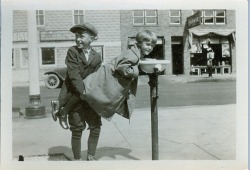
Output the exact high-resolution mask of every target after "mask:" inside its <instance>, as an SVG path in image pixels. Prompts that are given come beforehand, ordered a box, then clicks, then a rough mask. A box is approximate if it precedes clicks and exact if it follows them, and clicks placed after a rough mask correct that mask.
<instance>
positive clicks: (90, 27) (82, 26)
mask: <svg viewBox="0 0 250 170" xmlns="http://www.w3.org/2000/svg"><path fill="white" fill-rule="evenodd" d="M77 30H86V31H89V32H90V33H92V34H93V35H94V36H95V37H96V36H97V34H98V31H97V29H96V28H95V27H94V25H92V24H90V23H83V24H77V25H74V26H73V27H71V28H70V31H71V32H73V33H75V32H76V31H77Z"/></svg>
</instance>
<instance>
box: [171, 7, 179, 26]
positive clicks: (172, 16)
mask: <svg viewBox="0 0 250 170" xmlns="http://www.w3.org/2000/svg"><path fill="white" fill-rule="evenodd" d="M171 11H178V12H179V15H178V16H174V15H171ZM181 14H182V13H181V10H169V23H170V25H181V24H182V15H181ZM171 18H179V21H180V22H179V23H172V22H171Z"/></svg>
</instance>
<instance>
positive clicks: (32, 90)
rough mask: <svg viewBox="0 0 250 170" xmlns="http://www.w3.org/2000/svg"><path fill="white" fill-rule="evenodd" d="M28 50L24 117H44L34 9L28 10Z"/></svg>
mask: <svg viewBox="0 0 250 170" xmlns="http://www.w3.org/2000/svg"><path fill="white" fill-rule="evenodd" d="M27 15H28V52H29V106H28V107H26V108H25V118H27V119H31V118H42V117H45V107H44V106H42V104H41V98H40V86H39V67H38V49H37V27H36V11H35V10H28V11H27Z"/></svg>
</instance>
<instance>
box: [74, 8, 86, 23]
mask: <svg viewBox="0 0 250 170" xmlns="http://www.w3.org/2000/svg"><path fill="white" fill-rule="evenodd" d="M83 23H84V12H83V10H74V24H83Z"/></svg>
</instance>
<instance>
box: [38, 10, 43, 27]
mask: <svg viewBox="0 0 250 170" xmlns="http://www.w3.org/2000/svg"><path fill="white" fill-rule="evenodd" d="M40 11H42V12H43V13H42V14H39V12H40ZM41 16H42V17H43V24H41V23H40V20H38V18H39V17H41ZM36 25H37V26H38V27H44V26H45V10H36Z"/></svg>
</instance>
